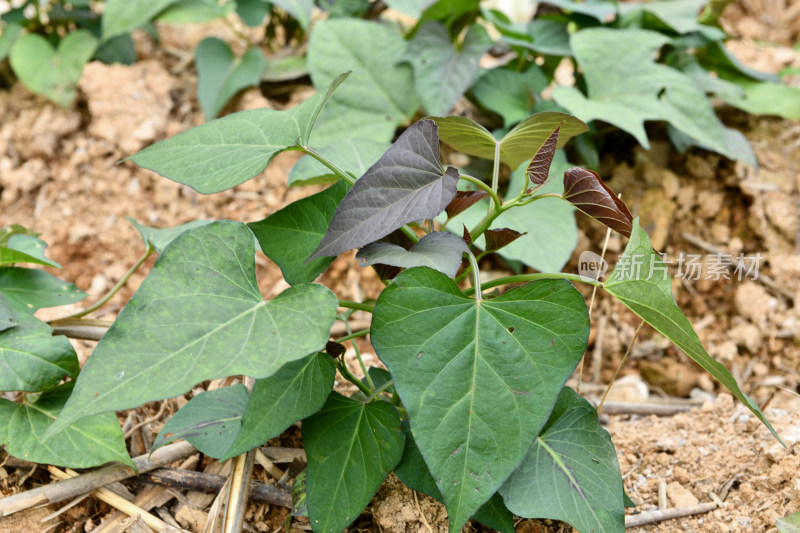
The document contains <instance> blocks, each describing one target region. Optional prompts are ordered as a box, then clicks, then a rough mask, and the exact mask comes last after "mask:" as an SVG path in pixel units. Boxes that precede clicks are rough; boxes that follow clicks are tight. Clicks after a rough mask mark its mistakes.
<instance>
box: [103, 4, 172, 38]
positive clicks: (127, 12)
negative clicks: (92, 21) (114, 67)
mask: <svg viewBox="0 0 800 533" xmlns="http://www.w3.org/2000/svg"><path fill="white" fill-rule="evenodd" d="M176 2H178V0H108V1H107V2H105V5H104V9H103V40H104V41H105V40H108V39H110V38H111V37H114V36H115V35H119V34H121V33H128V32H129V31H131V30H133V29H136V28H138V27H139V26H143V25H145V24H146V23H148V22H150V21H151V20H152V19H153V18H154V17H155V16H156V15H158V14H159V13H160V12H162V11H164V9H166V8H167V7H169V6H170V5H172V4H174V3H176Z"/></svg>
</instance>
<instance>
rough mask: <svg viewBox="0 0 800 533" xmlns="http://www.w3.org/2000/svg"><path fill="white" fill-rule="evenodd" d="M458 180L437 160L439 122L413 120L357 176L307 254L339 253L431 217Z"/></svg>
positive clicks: (450, 195) (447, 199) (452, 192)
mask: <svg viewBox="0 0 800 533" xmlns="http://www.w3.org/2000/svg"><path fill="white" fill-rule="evenodd" d="M457 182H458V170H457V169H455V168H453V167H449V168H448V169H447V171H445V170H444V169H443V168H442V165H441V163H440V162H439V136H438V126H436V123H434V122H433V121H432V120H421V121H419V122H417V123H416V124H414V125H413V126H411V127H410V128H408V129H407V130H406V131H405V132H404V133H403V134H402V135H401V136H400V138H399V139H397V141H396V142H395V143H394V144H393V145H392V147H391V148H389V150H388V151H387V152H386V153H385V154H383V156H382V157H381V158H380V159H379V160H378V162H377V163H375V164H374V165H372V167H370V169H369V170H367V172H366V173H365V174H364V175H363V176H362V177H361V178H360V179H359V180H358V181H356V183H355V185H353V188H352V189H350V191H349V192H348V193H347V195H346V196H345V197H344V199H343V200H342V202H341V203H340V204H339V207H338V208H337V209H336V212H335V213H334V215H333V219H332V220H331V224H330V226H329V228H328V232H327V233H326V234H325V236H324V237H323V238H322V242H320V244H319V246H318V247H317V249H316V250H314V253H313V254H311V257H310V258H309V259H314V258H316V257H321V256H326V255H327V256H334V255H338V254H340V253H342V252H345V251H347V250H350V249H352V248H358V247H359V246H363V245H365V244H368V243H370V242H373V241H376V240H378V239H380V238H381V237H383V236H385V235H388V234H389V233H391V232H392V231H394V230H396V229H398V228H400V227H402V226H403V225H404V224H408V223H409V222H414V221H416V220H423V219H427V218H434V217H436V216H437V215H438V214H439V213H441V212H442V210H443V209H444V208H445V207H446V206H447V204H449V203H450V201H451V200H452V199H453V197H455V195H456V183H457Z"/></svg>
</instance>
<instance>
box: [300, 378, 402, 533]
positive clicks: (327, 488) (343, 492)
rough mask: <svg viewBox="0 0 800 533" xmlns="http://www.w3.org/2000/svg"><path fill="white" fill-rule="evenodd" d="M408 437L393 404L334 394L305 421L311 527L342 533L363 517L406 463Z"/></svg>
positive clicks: (304, 436)
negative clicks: (385, 482)
mask: <svg viewBox="0 0 800 533" xmlns="http://www.w3.org/2000/svg"><path fill="white" fill-rule="evenodd" d="M404 440H405V435H404V433H403V428H402V427H400V416H399V415H398V414H397V410H395V408H394V407H393V406H392V405H390V404H388V403H386V402H382V401H378V402H372V403H368V404H365V403H362V402H359V401H356V400H352V399H350V398H345V397H344V396H341V395H339V394H338V393H336V392H334V393H332V394H331V395H330V396H329V397H328V401H327V402H326V404H325V406H324V407H323V408H322V409H321V410H320V411H319V412H318V413H317V414H315V415H313V416H312V417H310V418H307V419H306V420H305V421H304V422H303V446H304V447H305V449H306V454H307V456H308V467H307V468H306V475H307V478H306V497H307V503H308V517H309V521H310V522H311V528H312V529H313V530H314V531H315V532H324V533H339V532H340V531H342V530H343V529H344V528H346V527H347V526H348V525H350V523H351V522H353V520H355V519H356V518H358V516H359V515H360V514H361V511H363V510H364V508H365V507H366V506H367V504H368V503H369V501H370V499H371V498H372V496H373V495H374V494H375V491H376V490H377V489H378V487H379V486H380V484H381V483H383V480H384V479H386V476H387V475H389V472H391V471H392V469H393V468H394V467H395V465H397V463H398V461H400V457H401V456H402V455H403V442H404Z"/></svg>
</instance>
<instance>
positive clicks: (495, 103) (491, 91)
mask: <svg viewBox="0 0 800 533" xmlns="http://www.w3.org/2000/svg"><path fill="white" fill-rule="evenodd" d="M548 84H549V82H548V80H547V77H546V76H545V75H544V73H543V72H542V71H541V69H540V68H539V67H537V66H536V65H531V66H530V67H529V68H528V70H527V71H525V72H517V71H514V70H509V69H505V68H494V69H492V70H489V71H487V72H486V73H484V74H483V75H482V76H481V77H480V78H478V80H477V81H476V82H475V83H474V84H473V85H472V87H471V88H470V91H471V92H472V96H473V97H475V99H476V100H477V101H478V102H479V103H480V104H481V105H482V106H483V107H485V108H486V109H489V110H491V111H494V112H495V113H497V114H499V115H500V116H501V117H503V122H504V123H505V125H506V126H510V125H512V124H516V123H517V122H519V121H520V120H523V119H525V118H528V115H530V114H531V110H532V109H533V106H534V104H535V103H536V95H537V94H539V93H540V92H541V91H542V90H543V89H544V88H545V87H547V85H548Z"/></svg>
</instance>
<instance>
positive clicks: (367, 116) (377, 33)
mask: <svg viewBox="0 0 800 533" xmlns="http://www.w3.org/2000/svg"><path fill="white" fill-rule="evenodd" d="M405 49H406V42H405V41H404V40H403V37H402V36H401V35H400V34H399V33H398V32H397V31H395V30H394V29H392V28H391V27H388V26H384V25H382V24H380V23H377V22H371V21H366V20H356V19H351V18H347V19H330V20H323V21H321V22H319V23H318V24H317V25H315V26H314V31H313V32H311V37H310V39H309V44H308V68H309V71H310V72H311V79H312V80H313V81H314V86H316V87H324V86H325V85H327V84H328V83H330V82H331V80H333V79H334V78H335V77H336V76H337V75H339V73H341V72H344V71H347V70H351V71H352V74H351V77H350V80H349V81H348V83H347V84H346V85H343V86H342V88H341V89H340V90H338V91H336V93H334V95H333V96H332V97H331V101H330V103H329V105H328V106H327V107H326V108H325V111H324V112H323V113H322V115H321V116H320V119H319V125H318V126H317V128H315V129H314V135H313V141H314V144H315V145H320V146H324V145H327V144H332V143H333V142H336V141H339V140H341V137H342V132H347V136H349V137H360V138H364V139H370V140H372V141H377V142H389V141H391V140H392V138H393V137H394V132H395V129H396V128H397V126H399V125H400V124H407V123H408V122H409V121H410V120H411V118H412V116H413V114H414V112H415V111H416V110H417V108H418V106H419V104H418V102H417V98H416V96H415V93H414V85H413V80H412V72H411V67H410V66H409V65H401V64H398V63H399V62H400V61H401V60H402V58H403V54H404V53H405Z"/></svg>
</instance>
